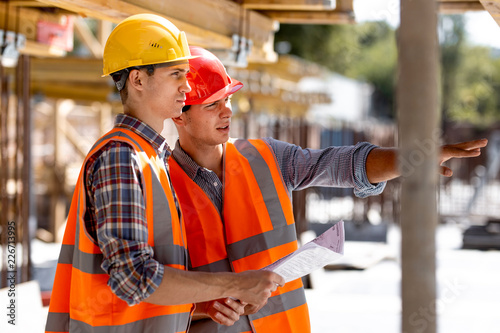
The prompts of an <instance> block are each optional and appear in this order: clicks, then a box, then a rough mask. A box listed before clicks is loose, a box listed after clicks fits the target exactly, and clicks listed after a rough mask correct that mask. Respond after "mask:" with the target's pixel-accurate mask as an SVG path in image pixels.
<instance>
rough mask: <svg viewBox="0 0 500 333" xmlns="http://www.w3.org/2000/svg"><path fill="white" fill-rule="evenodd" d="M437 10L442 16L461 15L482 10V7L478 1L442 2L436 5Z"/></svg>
mask: <svg viewBox="0 0 500 333" xmlns="http://www.w3.org/2000/svg"><path fill="white" fill-rule="evenodd" d="M438 10H439V12H440V13H442V14H463V13H465V12H467V11H480V10H484V7H483V5H482V4H481V3H480V2H479V1H444V2H439V3H438Z"/></svg>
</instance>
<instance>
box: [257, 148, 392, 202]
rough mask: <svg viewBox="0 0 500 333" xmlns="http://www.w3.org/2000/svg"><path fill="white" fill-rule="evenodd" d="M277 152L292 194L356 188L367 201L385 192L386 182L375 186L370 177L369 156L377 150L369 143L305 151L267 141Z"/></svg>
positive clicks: (358, 193) (355, 192)
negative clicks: (318, 188) (317, 188)
mask: <svg viewBox="0 0 500 333" xmlns="http://www.w3.org/2000/svg"><path fill="white" fill-rule="evenodd" d="M264 140H265V141H266V142H267V143H268V144H269V145H270V146H271V149H272V150H273V151H274V154H275V156H276V159H277V161H278V164H279V166H280V169H281V174H282V175H283V181H284V182H285V185H286V186H287V188H288V190H289V191H292V190H301V189H304V188H307V187H311V186H324V187H345V188H353V189H354V195H356V196H357V197H360V198H364V197H367V196H371V195H377V194H380V193H382V191H383V190H384V188H385V185H386V182H382V183H378V184H371V183H370V182H369V181H368V177H367V175H366V157H367V156H368V153H369V152H370V151H371V150H372V149H373V148H375V147H377V146H375V145H372V144H370V143H368V142H361V143H358V144H356V145H354V146H340V147H328V148H325V149H309V148H306V149H303V148H301V147H299V146H296V145H293V144H290V143H287V142H283V141H278V140H275V139H273V138H265V139H264Z"/></svg>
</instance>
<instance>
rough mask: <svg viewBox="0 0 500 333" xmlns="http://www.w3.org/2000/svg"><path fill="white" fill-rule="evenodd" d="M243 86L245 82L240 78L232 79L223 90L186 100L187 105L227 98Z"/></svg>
mask: <svg viewBox="0 0 500 333" xmlns="http://www.w3.org/2000/svg"><path fill="white" fill-rule="evenodd" d="M241 88H243V83H241V82H240V81H238V80H235V79H231V83H230V84H228V85H227V86H226V87H224V88H222V89H221V90H219V91H217V92H215V93H214V94H212V95H210V96H208V97H204V98H199V99H197V100H191V101H186V105H196V104H209V103H213V102H216V101H218V100H220V99H223V98H226V97H227V96H229V95H232V94H234V93H235V92H237V91H238V90H240V89H241Z"/></svg>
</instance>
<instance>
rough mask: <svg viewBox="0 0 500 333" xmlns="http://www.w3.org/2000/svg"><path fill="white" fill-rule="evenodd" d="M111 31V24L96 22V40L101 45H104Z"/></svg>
mask: <svg viewBox="0 0 500 333" xmlns="http://www.w3.org/2000/svg"><path fill="white" fill-rule="evenodd" d="M112 30H113V23H112V22H109V21H101V20H98V21H97V40H98V41H99V43H101V45H104V44H106V41H107V40H108V37H109V35H110V34H111V31H112Z"/></svg>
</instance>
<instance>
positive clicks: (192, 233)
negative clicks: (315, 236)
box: [169, 140, 310, 333]
mask: <svg viewBox="0 0 500 333" xmlns="http://www.w3.org/2000/svg"><path fill="white" fill-rule="evenodd" d="M169 165H170V170H171V174H172V182H173V184H174V188H175V190H176V193H177V195H178V197H179V200H180V201H181V207H182V211H183V216H184V218H185V223H186V232H187V239H188V244H189V255H190V269H192V270H200V271H207V272H220V271H235V272H242V271H246V270H251V269H260V268H262V267H265V266H267V265H269V264H271V263H272V262H274V261H276V260H278V259H280V258H282V257H284V256H285V255H287V254H289V253H291V252H293V251H294V250H296V249H297V240H296V231H295V224H294V219H293V210H292V204H291V201H290V196H289V193H288V191H287V189H286V187H285V185H284V183H283V180H282V178H281V171H280V169H279V167H278V164H277V162H276V160H275V157H274V153H273V152H272V150H271V148H270V147H269V146H268V145H267V144H266V143H265V142H264V141H262V140H237V141H235V142H234V143H232V142H228V143H226V145H225V153H224V182H223V183H224V201H223V219H221V217H220V214H219V212H218V210H217V208H216V207H215V206H214V205H213V203H212V201H211V200H210V198H208V196H207V195H206V194H205V193H204V192H203V190H202V189H201V188H200V187H199V186H198V185H197V184H196V183H194V181H193V180H192V179H190V178H189V176H187V175H186V173H185V172H184V171H183V170H182V168H181V167H180V166H179V164H177V163H176V162H175V161H174V160H173V159H172V158H171V159H170V162H169ZM290 311H295V312H294V315H295V316H296V320H295V319H293V320H292V319H291V318H290V315H289V312H290ZM271 318H272V319H271ZM243 319H244V318H241V319H240V321H238V322H237V323H235V324H234V325H233V326H231V327H225V326H222V325H217V324H215V325H214V324H213V323H212V322H210V321H201V322H193V323H192V324H191V328H190V333H191V332H203V330H205V331H206V332H247V331H252V332H273V333H275V332H284V333H286V332H297V333H299V332H300V333H304V332H309V331H310V324H309V314H308V310H307V304H306V300H305V295H304V290H303V286H302V281H301V280H300V279H297V280H295V281H291V282H289V283H287V284H286V285H285V286H284V287H282V288H278V290H277V291H276V292H275V293H273V295H272V297H271V298H269V300H268V304H267V305H266V306H265V307H263V308H262V309H261V310H260V311H259V312H258V313H256V314H254V315H251V316H249V319H250V325H248V324H249V322H248V321H245V320H243ZM270 320H274V321H277V322H278V323H280V324H281V325H282V327H283V329H279V330H275V331H271V330H268V329H266V328H265V327H266V325H267V323H268V322H269V321H270Z"/></svg>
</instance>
